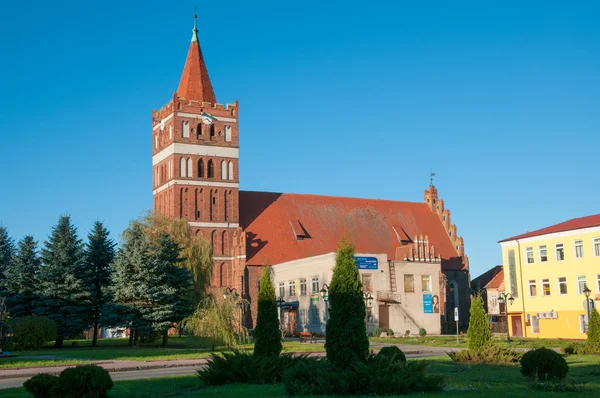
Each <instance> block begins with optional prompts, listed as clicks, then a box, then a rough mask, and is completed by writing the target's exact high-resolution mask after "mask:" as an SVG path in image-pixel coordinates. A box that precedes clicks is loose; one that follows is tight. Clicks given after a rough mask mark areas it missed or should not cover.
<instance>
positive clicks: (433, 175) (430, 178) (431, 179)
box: [429, 169, 435, 186]
mask: <svg viewBox="0 0 600 398" xmlns="http://www.w3.org/2000/svg"><path fill="white" fill-rule="evenodd" d="M433 177H435V173H434V172H433V170H431V169H429V185H431V186H433Z"/></svg>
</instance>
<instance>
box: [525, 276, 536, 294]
mask: <svg viewBox="0 0 600 398" xmlns="http://www.w3.org/2000/svg"><path fill="white" fill-rule="evenodd" d="M532 282H533V283H532ZM531 286H533V287H535V296H534V295H532V294H531ZM527 295H528V296H529V297H537V282H536V280H535V279H530V280H529V281H528V282H527Z"/></svg>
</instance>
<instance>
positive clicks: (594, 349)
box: [563, 337, 600, 355]
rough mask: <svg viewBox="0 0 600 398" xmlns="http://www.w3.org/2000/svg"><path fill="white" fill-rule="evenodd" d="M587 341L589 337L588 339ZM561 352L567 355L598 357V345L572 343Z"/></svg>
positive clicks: (599, 352) (599, 347) (599, 346)
mask: <svg viewBox="0 0 600 398" xmlns="http://www.w3.org/2000/svg"><path fill="white" fill-rule="evenodd" d="M588 340H589V337H588ZM563 351H564V353H565V354H567V355H573V354H577V355H599V354H600V344H598V343H591V342H589V341H586V342H572V343H569V344H568V345H566V346H565V347H564V348H563Z"/></svg>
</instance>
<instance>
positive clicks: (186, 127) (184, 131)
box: [181, 121, 190, 138]
mask: <svg viewBox="0 0 600 398" xmlns="http://www.w3.org/2000/svg"><path fill="white" fill-rule="evenodd" d="M181 136H182V137H183V138H189V137H190V122H186V121H182V122H181Z"/></svg>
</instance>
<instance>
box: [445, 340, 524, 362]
mask: <svg viewBox="0 0 600 398" xmlns="http://www.w3.org/2000/svg"><path fill="white" fill-rule="evenodd" d="M447 354H448V356H449V357H450V359H452V360H453V361H454V362H457V363H484V364H515V363H518V362H519V361H520V360H521V357H522V356H523V355H522V354H521V353H519V352H517V351H514V350H511V349H510V348H503V347H499V346H496V345H488V346H485V347H482V348H480V349H479V350H463V351H455V352H448V353H447Z"/></svg>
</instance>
